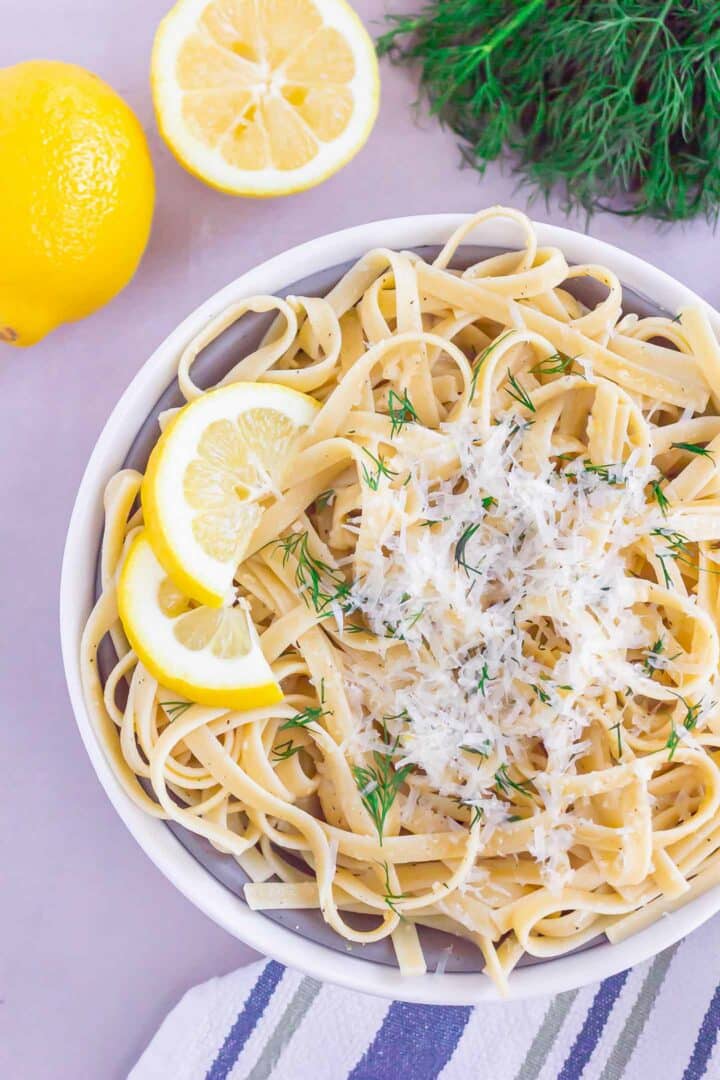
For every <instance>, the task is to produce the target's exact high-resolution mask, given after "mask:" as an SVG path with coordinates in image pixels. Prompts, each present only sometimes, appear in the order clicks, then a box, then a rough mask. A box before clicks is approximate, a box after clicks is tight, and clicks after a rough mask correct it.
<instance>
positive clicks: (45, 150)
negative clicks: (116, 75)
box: [0, 60, 155, 345]
mask: <svg viewBox="0 0 720 1080" xmlns="http://www.w3.org/2000/svg"><path fill="white" fill-rule="evenodd" d="M0 162H2V166H1V167H0V341H6V342H10V343H12V344H15V345H32V344H33V343H34V342H36V341H39V340H40V338H42V337H44V336H45V334H47V333H48V332H49V331H50V330H53V329H54V328H55V327H56V326H58V325H59V324H60V323H64V322H71V321H73V320H75V319H81V318H83V317H84V316H86V315H89V314H90V313H91V312H92V311H95V310H96V309H97V308H99V307H101V306H102V305H103V304H105V303H107V301H108V300H110V299H111V298H112V297H113V296H115V294H116V293H118V292H120V290H121V289H122V288H123V287H124V286H125V285H126V284H127V282H128V281H129V280H130V278H131V277H132V275H133V273H134V272H135V269H136V267H137V265H138V263H139V261H140V258H141V256H142V253H143V251H144V250H145V246H146V244H147V240H148V236H149V233H150V224H151V221H152V213H153V204H154V198H155V184H154V178H153V168H152V162H151V160H150V153H149V151H148V147H147V142H146V140H145V135H144V134H143V130H142V128H141V127H140V124H139V122H138V120H137V117H136V116H135V115H134V113H133V112H132V110H131V109H130V108H129V106H128V105H126V104H125V102H124V101H123V100H122V98H121V97H119V96H118V95H117V94H116V93H115V91H114V90H113V89H112V88H111V87H109V86H108V85H107V84H106V83H104V82H103V81H102V80H101V79H99V78H98V77H97V76H96V75H92V74H91V73H90V72H89V71H85V70H84V69H83V68H80V67H76V66H75V65H74V64H64V63H61V62H59V61H51V60H31V61H28V62H26V63H22V64H16V65H15V66H14V67H7V68H2V69H0Z"/></svg>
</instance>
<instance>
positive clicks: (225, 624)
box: [118, 531, 283, 709]
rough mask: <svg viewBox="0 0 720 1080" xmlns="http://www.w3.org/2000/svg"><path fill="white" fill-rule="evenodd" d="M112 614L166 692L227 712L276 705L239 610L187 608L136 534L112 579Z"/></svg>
mask: <svg viewBox="0 0 720 1080" xmlns="http://www.w3.org/2000/svg"><path fill="white" fill-rule="evenodd" d="M118 610H119V613H120V618H121V620H122V624H123V627H124V629H125V633H126V634H127V637H128V641H129V642H130V644H131V645H132V647H133V649H134V650H135V652H136V653H137V655H138V657H139V659H140V660H141V661H142V663H143V664H144V665H145V667H146V668H147V669H148V671H149V672H150V674H151V675H153V676H154V677H155V678H156V679H157V680H158V682H159V683H160V684H161V685H162V686H164V687H166V688H167V689H169V690H173V691H176V692H177V693H179V694H182V695H183V697H186V698H189V700H190V701H196V702H199V703H200V704H202V705H221V706H222V705H224V706H226V707H227V708H229V709H230V708H232V709H256V708H260V707H261V706H263V705H273V704H274V703H275V702H276V701H281V700H282V696H283V693H282V690H281V688H280V686H279V685H278V683H277V681H276V679H275V676H274V675H273V672H272V668H271V667H270V665H269V664H268V662H267V660H266V659H265V657H264V656H263V652H262V649H261V647H260V641H259V639H258V635H257V631H256V629H255V627H254V625H253V622H252V618H251V616H250V609H249V606H248V605H247V603H245V602H244V601H243V602H240V601H238V602H236V603H235V604H234V605H233V606H229V607H224V608H208V607H201V606H199V605H197V604H195V603H194V601H192V600H191V599H190V598H189V597H187V596H185V595H184V594H183V593H182V592H181V591H180V590H179V589H178V588H177V586H176V585H175V584H174V582H173V581H171V579H170V578H169V577H168V576H167V575H166V573H165V571H164V570H163V568H162V566H161V565H160V563H159V562H158V561H157V558H156V557H155V554H154V552H153V549H152V547H151V546H150V541H149V540H148V537H147V534H146V533H145V532H144V531H141V532H140V533H138V535H137V537H136V538H135V540H133V542H132V544H131V545H130V550H129V551H128V554H127V558H126V559H125V562H124V564H123V568H122V571H121V573H120V579H119V581H118ZM175 704H176V705H177V704H179V703H177V702H176V703H175Z"/></svg>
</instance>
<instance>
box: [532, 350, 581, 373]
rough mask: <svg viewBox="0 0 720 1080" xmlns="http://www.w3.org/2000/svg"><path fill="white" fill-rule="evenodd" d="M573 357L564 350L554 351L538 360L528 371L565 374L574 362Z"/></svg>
mask: <svg viewBox="0 0 720 1080" xmlns="http://www.w3.org/2000/svg"><path fill="white" fill-rule="evenodd" d="M575 359H576V358H575V357H574V356H567V354H566V353H564V352H556V353H553V354H552V356H546V357H545V359H544V360H540V361H539V362H538V363H537V364H535V367H531V368H530V371H531V373H532V374H533V375H565V374H566V373H567V372H568V371H569V370H570V368H571V367H572V366H573V364H574V363H575Z"/></svg>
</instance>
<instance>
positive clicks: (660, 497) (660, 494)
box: [650, 480, 670, 517]
mask: <svg viewBox="0 0 720 1080" xmlns="http://www.w3.org/2000/svg"><path fill="white" fill-rule="evenodd" d="M650 487H651V488H652V493H653V497H654V499H655V502H656V503H657V504H658V506H659V507H660V510H661V512H662V516H663V517H667V512H668V510H669V508H670V500H669V499H668V497H667V496H666V494H665V492H664V491H663V489H662V488H661V487H660V481H659V480H653V482H652V484H651V485H650Z"/></svg>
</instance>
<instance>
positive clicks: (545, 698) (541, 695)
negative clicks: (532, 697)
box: [530, 683, 552, 705]
mask: <svg viewBox="0 0 720 1080" xmlns="http://www.w3.org/2000/svg"><path fill="white" fill-rule="evenodd" d="M530 689H531V690H534V691H535V694H536V696H537V698H538V700H539V701H541V702H542V703H543V705H549V704H550V702H551V701H552V698H551V697H550V695H549V694H548V692H547V690H544V689H543V687H542V686H538V685H537V683H530Z"/></svg>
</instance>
